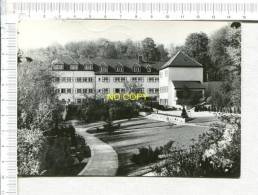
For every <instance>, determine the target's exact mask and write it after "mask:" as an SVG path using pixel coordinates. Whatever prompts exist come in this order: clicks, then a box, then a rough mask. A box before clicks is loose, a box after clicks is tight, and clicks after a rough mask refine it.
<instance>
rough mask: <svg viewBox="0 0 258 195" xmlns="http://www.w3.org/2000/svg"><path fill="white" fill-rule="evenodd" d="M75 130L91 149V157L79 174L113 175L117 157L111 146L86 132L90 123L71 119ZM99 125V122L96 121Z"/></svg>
mask: <svg viewBox="0 0 258 195" xmlns="http://www.w3.org/2000/svg"><path fill="white" fill-rule="evenodd" d="M72 123H73V126H74V128H75V130H76V132H77V133H78V134H79V135H81V136H82V137H83V138H84V139H85V141H86V143H87V144H88V145H89V147H90V149H91V158H90V160H89V162H88V163H87V165H86V166H85V167H84V169H83V170H82V171H81V172H80V173H79V175H80V176H114V175H116V172H117V169H118V157H117V153H116V152H115V150H114V149H113V148H112V146H110V145H108V144H106V143H105V142H103V141H101V140H100V139H98V138H96V137H95V136H94V135H92V134H90V133H87V129H88V128H92V125H91V126H90V127H89V126H86V125H80V124H79V123H78V122H77V121H72ZM95 125H96V126H99V125H100V123H96V124H95Z"/></svg>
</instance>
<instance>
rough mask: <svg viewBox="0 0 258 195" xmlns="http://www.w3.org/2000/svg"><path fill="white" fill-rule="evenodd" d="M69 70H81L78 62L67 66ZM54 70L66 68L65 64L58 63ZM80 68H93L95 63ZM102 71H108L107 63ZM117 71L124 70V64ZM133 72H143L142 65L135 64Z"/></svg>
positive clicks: (149, 68) (148, 68)
mask: <svg viewBox="0 0 258 195" xmlns="http://www.w3.org/2000/svg"><path fill="white" fill-rule="evenodd" d="M67 67H68V69H69V70H79V65H77V64H72V65H69V66H67ZM53 69H54V70H64V65H62V64H57V65H55V66H54V67H53ZM80 69H83V70H93V65H92V64H86V65H83V68H80ZM146 69H147V72H151V67H150V65H148V66H147V68H146ZM100 71H101V72H108V66H107V65H102V66H101V67H100ZM116 72H124V67H123V66H122V65H118V66H117V67H116ZM133 72H138V73H139V72H141V67H140V66H137V65H135V66H134V67H133Z"/></svg>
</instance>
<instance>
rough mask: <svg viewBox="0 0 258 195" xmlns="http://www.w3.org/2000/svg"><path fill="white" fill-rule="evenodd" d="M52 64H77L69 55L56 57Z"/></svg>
mask: <svg viewBox="0 0 258 195" xmlns="http://www.w3.org/2000/svg"><path fill="white" fill-rule="evenodd" d="M52 64H69V65H71V64H73V65H74V64H78V62H76V61H75V60H74V59H73V58H72V57H71V56H69V55H62V56H57V58H56V59H55V60H54V61H53V62H52Z"/></svg>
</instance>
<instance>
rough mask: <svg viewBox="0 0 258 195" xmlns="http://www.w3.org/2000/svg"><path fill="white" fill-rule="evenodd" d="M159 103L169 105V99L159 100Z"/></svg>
mask: <svg viewBox="0 0 258 195" xmlns="http://www.w3.org/2000/svg"><path fill="white" fill-rule="evenodd" d="M159 103H160V104H161V105H168V99H160V100H159Z"/></svg>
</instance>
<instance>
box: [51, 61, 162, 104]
mask: <svg viewBox="0 0 258 195" xmlns="http://www.w3.org/2000/svg"><path fill="white" fill-rule="evenodd" d="M160 65H161V64H160V63H145V62H143V60H142V58H141V57H139V59H138V60H131V59H130V60H119V59H91V60H89V59H79V60H75V59H72V58H71V57H70V56H62V57H60V59H56V60H54V61H53V62H52V67H53V68H52V70H53V75H54V77H55V79H54V81H55V82H54V83H55V86H56V88H57V89H56V90H57V92H58V94H59V99H60V100H63V101H66V102H68V103H69V102H75V103H78V104H80V103H81V102H82V101H84V100H86V99H87V97H89V98H105V95H106V94H108V93H125V92H128V89H129V88H128V86H130V85H131V84H132V83H134V84H135V85H136V87H137V90H138V91H139V92H143V93H146V94H148V95H149V96H150V97H153V98H156V99H157V97H158V94H159V72H158V68H159V67H160Z"/></svg>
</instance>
